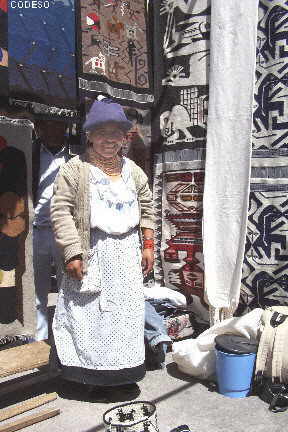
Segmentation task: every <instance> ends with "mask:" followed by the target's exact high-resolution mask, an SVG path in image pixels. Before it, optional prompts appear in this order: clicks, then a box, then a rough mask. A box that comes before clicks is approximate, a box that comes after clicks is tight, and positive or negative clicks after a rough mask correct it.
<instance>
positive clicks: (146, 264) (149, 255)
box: [142, 249, 154, 276]
mask: <svg viewBox="0 0 288 432" xmlns="http://www.w3.org/2000/svg"><path fill="white" fill-rule="evenodd" d="M153 265H154V249H144V250H143V252H142V269H143V272H144V275H145V276H146V275H147V274H148V273H150V272H151V271H152V270H153Z"/></svg>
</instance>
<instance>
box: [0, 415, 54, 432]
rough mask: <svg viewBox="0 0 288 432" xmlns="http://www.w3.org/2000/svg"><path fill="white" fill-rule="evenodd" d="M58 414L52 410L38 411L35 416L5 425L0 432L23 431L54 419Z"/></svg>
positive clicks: (0, 428) (0, 427)
mask: <svg viewBox="0 0 288 432" xmlns="http://www.w3.org/2000/svg"><path fill="white" fill-rule="evenodd" d="M58 414H60V409H52V410H47V411H45V410H44V411H39V412H38V413H37V414H32V415H30V416H26V417H23V418H21V419H19V420H17V421H15V422H11V423H7V424H5V425H4V426H0V432H14V431H17V430H20V429H23V428H25V427H27V426H31V425H33V424H35V423H39V422H41V421H43V420H47V419H48V418H51V417H55V416H56V415H58Z"/></svg>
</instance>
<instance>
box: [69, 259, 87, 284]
mask: <svg viewBox="0 0 288 432" xmlns="http://www.w3.org/2000/svg"><path fill="white" fill-rule="evenodd" d="M65 267H66V272H67V273H68V274H69V276H70V277H72V278H74V279H78V280H81V279H82V278H83V262H82V259H80V258H76V259H72V260H70V261H69V262H68V263H66V265H65Z"/></svg>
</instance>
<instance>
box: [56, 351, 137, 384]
mask: <svg viewBox="0 0 288 432" xmlns="http://www.w3.org/2000/svg"><path fill="white" fill-rule="evenodd" d="M50 369H51V372H54V373H59V374H60V375H61V376H62V377H63V378H64V379H66V380H69V381H75V382H78V383H81V384H87V385H95V386H120V385H125V384H133V383H136V382H139V381H141V380H142V379H143V378H144V376H145V374H146V369H145V365H144V364H142V365H140V366H136V367H132V368H126V369H119V370H94V369H86V368H81V367H75V366H63V365H61V363H60V360H59V357H58V355H57V350H56V347H55V344H54V343H52V346H51V352H50Z"/></svg>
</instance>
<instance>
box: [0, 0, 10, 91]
mask: <svg viewBox="0 0 288 432" xmlns="http://www.w3.org/2000/svg"><path fill="white" fill-rule="evenodd" d="M7 95H8V14H7V0H0V96H7Z"/></svg>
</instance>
